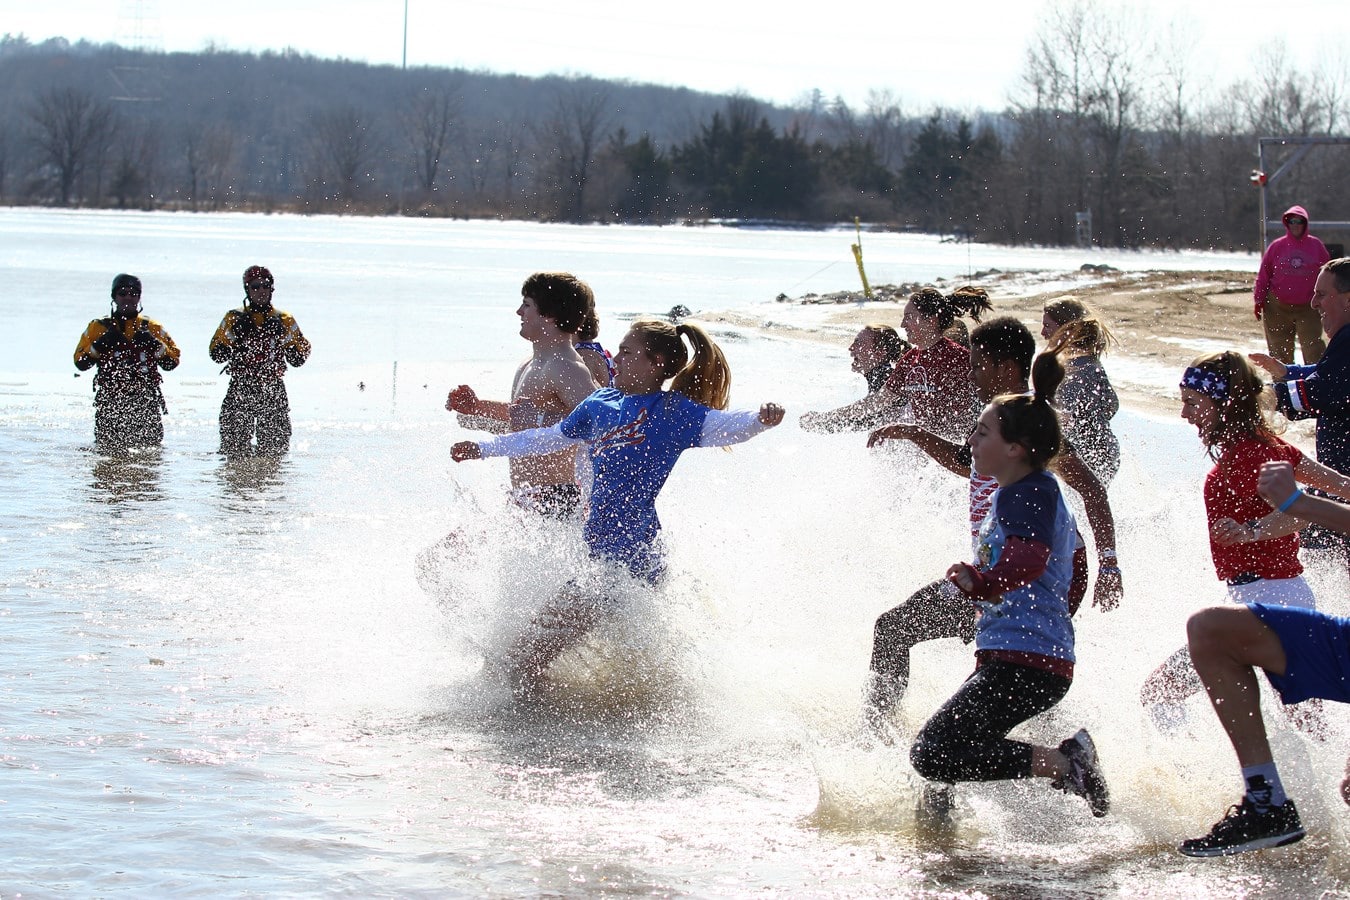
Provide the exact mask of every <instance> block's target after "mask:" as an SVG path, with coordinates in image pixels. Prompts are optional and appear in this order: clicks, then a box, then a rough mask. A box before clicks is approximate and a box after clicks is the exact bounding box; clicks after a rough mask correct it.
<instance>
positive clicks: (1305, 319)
mask: <svg viewBox="0 0 1350 900" xmlns="http://www.w3.org/2000/svg"><path fill="white" fill-rule="evenodd" d="M1261 322H1262V324H1264V325H1265V329H1266V347H1267V348H1269V350H1270V355H1271V356H1273V357H1275V358H1276V359H1278V360H1279V361H1280V362H1282V363H1286V364H1288V363H1292V362H1293V361H1294V337H1295V336H1297V337H1298V345H1299V346H1300V347H1302V348H1303V364H1304V365H1305V366H1311V365H1312V364H1313V363H1315V362H1317V361H1318V360H1319V359H1321V358H1322V354H1323V353H1324V352H1326V349H1327V345H1326V341H1324V340H1322V320H1321V319H1320V318H1319V317H1318V315H1317V310H1315V309H1313V308H1312V307H1311V306H1290V305H1288V304H1285V303H1280V302H1279V301H1277V300H1274V299H1270V300H1267V301H1266V308H1265V309H1264V310H1262V312H1261Z"/></svg>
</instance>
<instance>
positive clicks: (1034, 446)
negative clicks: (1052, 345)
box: [989, 351, 1064, 471]
mask: <svg viewBox="0 0 1350 900" xmlns="http://www.w3.org/2000/svg"><path fill="white" fill-rule="evenodd" d="M1063 380H1064V360H1063V359H1061V358H1060V355H1059V354H1058V353H1054V352H1051V351H1046V352H1045V353H1042V354H1040V355H1039V356H1037V357H1036V360H1035V362H1033V363H1032V365H1031V391H1032V393H1031V396H1027V395H1026V394H1003V395H1001V396H998V397H995V398H994V400H993V402H992V403H990V404H989V405H990V407H992V408H993V410H994V413H995V415H997V416H998V433H999V435H1000V436H1001V437H1002V438H1003V440H1005V441H1007V442H1008V443H1010V444H1017V445H1019V446H1020V447H1021V448H1022V449H1023V450H1025V451H1026V453H1027V462H1028V463H1030V464H1031V467H1032V468H1033V469H1036V470H1038V471H1039V470H1043V469H1045V468H1046V467H1047V466H1049V465H1050V463H1051V461H1052V460H1054V458H1055V457H1056V456H1058V455H1059V451H1060V448H1061V447H1062V445H1063V443H1064V435H1063V432H1061V431H1060V427H1059V413H1058V412H1057V411H1056V410H1055V407H1054V401H1055V391H1056V390H1058V389H1059V385H1060V382H1062V381H1063Z"/></svg>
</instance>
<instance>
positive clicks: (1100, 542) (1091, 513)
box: [1055, 452, 1125, 612]
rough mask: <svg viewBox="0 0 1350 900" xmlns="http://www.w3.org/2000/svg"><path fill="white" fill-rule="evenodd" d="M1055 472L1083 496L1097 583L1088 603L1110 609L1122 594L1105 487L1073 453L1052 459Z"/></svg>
mask: <svg viewBox="0 0 1350 900" xmlns="http://www.w3.org/2000/svg"><path fill="white" fill-rule="evenodd" d="M1055 471H1056V472H1057V473H1059V476H1060V477H1061V478H1063V479H1064V483H1065V484H1067V485H1068V486H1069V487H1071V488H1073V489H1074V490H1075V491H1077V492H1078V496H1080V497H1082V498H1083V511H1084V512H1085V513H1087V520H1088V527H1089V528H1091V529H1092V539H1093V541H1094V542H1095V543H1096V545H1097V560H1098V563H1099V566H1098V569H1097V582H1096V584H1095V585H1094V586H1093V588H1092V605H1093V606H1097V607H1100V608H1101V610H1102V612H1110V611H1111V610H1113V609H1115V608H1116V607H1117V606H1119V605H1120V600H1121V598H1122V597H1123V596H1124V594H1125V586H1124V583H1123V581H1122V579H1121V574H1120V566H1119V564H1118V562H1117V560H1116V518H1115V516H1114V515H1113V514H1112V512H1111V501H1110V500H1109V499H1108V498H1107V496H1106V488H1105V487H1104V486H1103V485H1102V483H1101V481H1100V480H1099V479H1098V478H1097V476H1096V475H1094V474H1092V470H1091V469H1089V468H1088V467H1087V464H1086V463H1084V462H1083V461H1082V460H1081V459H1079V458H1078V455H1077V454H1075V453H1071V452H1070V453H1064V454H1061V455H1060V456H1059V457H1058V458H1057V459H1056V460H1055Z"/></svg>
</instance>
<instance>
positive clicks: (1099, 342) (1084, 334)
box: [1043, 297, 1116, 356]
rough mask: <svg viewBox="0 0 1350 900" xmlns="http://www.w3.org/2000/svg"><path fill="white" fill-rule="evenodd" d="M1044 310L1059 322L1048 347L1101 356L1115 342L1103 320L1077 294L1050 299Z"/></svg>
mask: <svg viewBox="0 0 1350 900" xmlns="http://www.w3.org/2000/svg"><path fill="white" fill-rule="evenodd" d="M1043 311H1044V313H1045V314H1046V315H1047V316H1049V317H1050V321H1052V322H1054V323H1055V325H1057V326H1058V328H1056V329H1055V333H1054V334H1052V335H1050V343H1049V346H1048V347H1047V349H1049V350H1068V351H1069V353H1070V355H1072V356H1084V355H1089V356H1101V355H1102V354H1103V353H1105V352H1106V351H1107V348H1109V347H1110V346H1111V345H1112V344H1114V343H1116V339H1115V337H1114V336H1113V335H1112V334H1111V330H1110V329H1109V328H1107V327H1106V323H1105V322H1103V321H1102V320H1101V319H1100V318H1098V317H1097V314H1096V313H1095V312H1093V310H1092V308H1091V307H1090V306H1088V305H1087V304H1086V303H1084V302H1083V301H1082V300H1079V299H1077V298H1076V297H1058V298H1056V299H1054V300H1050V301H1048V302H1047V303H1046V304H1045V307H1044V309H1043Z"/></svg>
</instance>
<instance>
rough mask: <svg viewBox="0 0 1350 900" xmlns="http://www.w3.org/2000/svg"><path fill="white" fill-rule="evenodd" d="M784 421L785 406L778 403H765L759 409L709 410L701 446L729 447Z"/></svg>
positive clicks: (700, 439) (700, 440) (704, 423)
mask: <svg viewBox="0 0 1350 900" xmlns="http://www.w3.org/2000/svg"><path fill="white" fill-rule="evenodd" d="M782 421H783V407H781V406H779V405H778V404H777V403H765V404H764V405H763V406H761V407H760V408H759V410H758V411H755V410H748V409H738V410H734V411H732V412H723V411H722V410H719V409H710V410H708V416H707V418H705V419H704V420H703V430H702V431H701V432H700V433H699V439H698V443H699V446H700V447H727V446H730V445H731V444H739V443H741V442H743V441H748V440H750V439H751V438H752V437H754V436H755V435H757V434H761V433H763V432H765V431H768V430H769V429H770V428H773V427H774V426H775V425H777V424H778V423H779V422H782Z"/></svg>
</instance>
